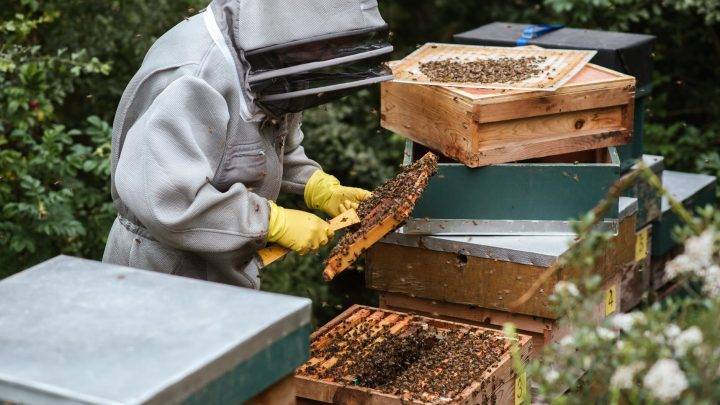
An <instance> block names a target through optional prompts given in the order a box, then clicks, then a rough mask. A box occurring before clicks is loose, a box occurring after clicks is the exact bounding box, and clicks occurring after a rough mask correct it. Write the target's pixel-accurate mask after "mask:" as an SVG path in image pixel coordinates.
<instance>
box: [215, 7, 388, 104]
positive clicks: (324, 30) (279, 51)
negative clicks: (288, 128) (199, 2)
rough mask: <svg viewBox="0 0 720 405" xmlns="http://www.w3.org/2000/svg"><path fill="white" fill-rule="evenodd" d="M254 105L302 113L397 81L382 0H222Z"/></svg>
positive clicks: (218, 12)
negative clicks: (379, 1)
mask: <svg viewBox="0 0 720 405" xmlns="http://www.w3.org/2000/svg"><path fill="white" fill-rule="evenodd" d="M210 10H211V12H212V13H213V15H214V19H215V21H217V24H218V26H219V28H220V31H221V33H222V35H223V37H224V38H225V40H226V41H228V42H230V43H231V44H232V48H233V49H232V53H233V55H232V56H233V58H234V59H235V61H236V62H237V63H239V66H238V71H239V73H240V77H241V84H242V86H243V87H244V88H245V90H246V93H247V96H248V101H249V104H250V105H249V107H250V109H252V108H253V107H254V108H257V107H260V108H261V109H262V110H263V111H264V112H266V113H268V114H271V115H281V114H285V113H290V112H299V111H302V110H304V109H306V108H309V107H313V106H316V105H319V104H323V103H326V102H328V101H332V100H335V99H337V98H339V97H342V96H345V95H347V94H349V93H351V92H354V91H356V90H358V89H360V88H363V87H365V86H368V85H370V84H373V83H378V82H381V81H385V80H390V79H392V73H391V71H390V70H389V69H388V68H387V67H386V66H385V65H384V63H383V62H385V61H386V60H387V59H388V57H389V55H390V52H392V50H393V48H392V46H391V45H390V44H389V43H388V42H387V39H388V28H387V24H386V23H385V21H383V19H382V17H381V16H380V12H379V11H378V4H377V0H292V1H289V0H214V1H213V2H212V4H211V7H210Z"/></svg>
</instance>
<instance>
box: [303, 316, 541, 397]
mask: <svg viewBox="0 0 720 405" xmlns="http://www.w3.org/2000/svg"><path fill="white" fill-rule="evenodd" d="M417 325H420V326H421V327H423V328H435V329H434V330H431V331H432V332H433V333H438V334H442V333H443V331H446V332H450V331H454V332H459V333H463V334H466V335H464V336H467V337H468V338H469V337H470V336H469V335H467V334H471V333H472V334H475V335H482V336H490V337H491V338H492V339H494V340H496V341H500V342H499V344H501V345H502V346H501V351H502V352H501V353H498V356H497V359H494V361H493V363H492V364H490V365H488V367H487V368H485V369H484V370H483V372H482V374H481V377H480V378H479V380H470V381H468V380H467V379H466V378H465V379H464V380H465V381H464V384H465V386H464V387H457V389H455V390H453V388H454V387H448V390H449V391H450V392H453V391H454V392H455V396H454V397H452V398H445V399H444V400H443V399H441V398H439V397H438V396H437V395H436V394H433V395H428V394H426V395H420V393H418V395H416V396H407V395H405V396H403V395H397V394H390V393H387V390H386V391H381V390H378V389H372V388H368V387H363V386H362V383H363V381H362V379H361V377H360V376H357V375H345V374H343V373H344V372H345V371H346V370H347V369H345V368H343V367H345V366H346V365H347V364H350V365H352V363H357V362H359V361H362V359H364V358H371V359H377V360H378V361H375V360H372V361H371V362H370V363H369V364H373V365H375V367H374V369H376V370H383V369H385V368H386V367H390V368H393V367H396V365H397V364H399V363H403V364H402V365H400V366H399V367H400V368H398V369H397V370H398V371H399V373H402V372H403V371H404V370H407V369H409V367H412V362H413V361H417V359H416V360H411V361H409V362H407V363H406V362H393V363H392V364H390V363H389V362H388V363H387V364H383V363H382V361H381V360H382V358H380V356H383V357H385V358H387V357H386V356H385V355H386V354H387V353H388V352H385V351H384V350H383V349H385V347H384V346H382V345H383V344H384V343H390V340H393V339H395V340H397V339H401V338H402V336H403V335H404V334H407V333H409V331H410V330H411V328H416V327H417ZM423 325H424V326H423ZM445 339H449V338H448V337H446V338H445ZM461 339H463V340H465V339H464V338H461ZM510 344H511V340H510V339H509V338H507V337H505V336H504V335H503V333H502V332H499V331H497V330H494V329H487V328H483V327H477V326H471V325H467V324H461V323H456V322H448V321H444V320H439V319H433V318H427V317H419V316H415V315H410V314H407V313H404V312H401V311H392V310H385V309H378V308H372V307H366V306H360V305H354V306H353V307H351V308H349V309H348V310H346V311H345V312H343V313H342V314H340V315H338V316H337V317H336V318H335V319H333V320H332V321H330V322H329V323H328V324H326V325H324V326H323V327H321V328H320V329H318V330H317V331H316V332H315V333H313V334H312V336H311V358H310V360H308V362H306V363H305V364H304V365H302V366H300V367H299V368H298V369H297V371H296V376H295V385H296V390H297V395H298V397H299V398H301V399H302V400H312V401H317V402H321V403H342V404H345V403H348V404H350V403H352V404H398V405H400V404H423V403H440V402H442V403H452V404H517V403H520V402H521V401H522V400H523V399H524V398H525V395H527V387H526V379H525V376H524V375H521V376H519V375H518V374H517V373H516V372H515V370H514V368H513V365H512V358H511V354H510V353H511V352H510V347H511V346H510ZM517 345H518V348H519V353H520V356H521V361H522V362H524V363H526V362H527V361H528V360H529V358H530V354H531V351H532V341H531V338H530V336H526V335H522V334H520V335H518V338H517ZM418 346H420V345H418ZM326 348H327V349H329V350H326V352H325V353H323V350H324V349H326ZM423 350H432V348H429V349H428V348H427V347H425V348H424V349H423ZM477 350H478V354H479V353H481V352H480V350H482V349H481V348H480V347H478V348H477ZM454 352H455V350H452V349H451V350H449V351H447V352H446V353H448V357H449V355H450V354H451V353H454ZM315 354H316V355H315ZM328 357H330V358H328ZM408 364H409V365H408ZM447 367H450V365H448V366H447ZM333 368H336V369H339V368H340V369H341V370H340V371H338V373H339V374H342V375H338V376H335V375H334V374H332V373H333ZM427 372H428V375H429V376H430V377H429V378H432V379H437V378H438V377H440V375H441V373H442V372H443V368H432V369H428V370H427ZM323 373H325V374H328V373H330V374H332V375H333V376H331V377H328V376H323V375H324V374H323ZM390 375H391V376H394V375H395V374H390ZM391 378H396V377H391ZM299 402H300V403H303V401H299Z"/></svg>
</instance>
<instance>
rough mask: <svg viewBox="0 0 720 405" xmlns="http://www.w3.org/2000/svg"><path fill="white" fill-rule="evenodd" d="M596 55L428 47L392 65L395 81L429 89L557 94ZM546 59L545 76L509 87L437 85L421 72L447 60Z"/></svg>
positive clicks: (475, 84) (553, 51)
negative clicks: (423, 66)
mask: <svg viewBox="0 0 720 405" xmlns="http://www.w3.org/2000/svg"><path fill="white" fill-rule="evenodd" d="M593 55H595V51H585V50H566V49H562V50H560V49H544V48H534V47H533V48H528V47H515V48H510V47H494V46H477V45H458V44H439V43H427V44H425V45H423V46H421V47H420V48H418V49H417V50H415V51H414V52H413V53H411V54H410V55H408V56H406V57H405V58H404V59H403V60H401V61H399V62H397V63H394V64H393V65H392V69H393V74H394V75H395V81H398V82H407V83H418V84H426V85H439V86H451V87H462V88H491V89H493V88H494V89H497V88H504V89H518V90H545V91H554V90H557V89H558V88H559V87H560V86H562V85H563V84H565V83H566V82H567V81H568V80H570V79H571V78H572V77H573V76H574V75H575V74H576V73H578V72H579V71H580V70H582V68H583V66H585V65H586V64H587V63H588V62H589V61H590V59H592V57H593ZM532 56H536V57H544V58H545V61H544V62H542V63H540V64H539V68H540V69H541V73H540V74H538V75H535V76H533V77H530V78H528V79H525V80H522V81H517V82H508V83H500V82H498V83H468V82H463V83H459V82H436V81H432V80H431V79H430V78H428V77H427V76H425V75H424V74H423V73H422V72H421V71H420V69H419V65H420V64H421V63H425V62H429V61H437V60H446V59H457V60H461V61H474V60H478V59H499V58H503V57H510V58H518V57H532Z"/></svg>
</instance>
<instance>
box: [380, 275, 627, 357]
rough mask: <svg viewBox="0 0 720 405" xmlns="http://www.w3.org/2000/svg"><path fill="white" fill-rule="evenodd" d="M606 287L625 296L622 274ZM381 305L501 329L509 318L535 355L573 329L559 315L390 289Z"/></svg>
mask: <svg viewBox="0 0 720 405" xmlns="http://www.w3.org/2000/svg"><path fill="white" fill-rule="evenodd" d="M603 291H604V297H605V298H609V297H610V296H611V294H610V292H612V296H613V297H620V296H622V285H621V282H620V277H619V276H616V277H613V278H612V279H611V280H609V281H608V282H606V283H605V284H604V287H603ZM380 308H387V309H392V310H395V311H402V312H409V313H414V314H418V315H422V316H431V317H434V318H439V319H447V320H449V321H454V322H463V323H469V324H472V325H478V326H482V327H485V328H495V329H502V328H503V326H504V325H505V324H506V323H509V322H510V323H513V324H514V325H515V326H516V328H517V329H518V332H519V333H521V334H523V335H527V336H530V337H531V338H532V344H533V350H532V357H533V358H535V357H538V356H539V355H540V354H541V352H542V348H543V347H544V346H546V345H548V344H550V343H553V342H558V341H560V339H562V338H563V337H565V336H567V335H569V334H570V333H572V329H571V328H570V327H568V326H567V325H564V324H562V323H561V322H560V320H558V319H549V318H542V317H537V316H530V315H524V314H519V313H511V312H507V311H500V310H497V309H491V308H483V307H479V306H476V305H465V304H456V303H451V302H443V301H437V300H429V299H425V298H417V297H411V296H408V295H405V294H398V293H391V292H381V293H380ZM607 309H608V308H607V303H606V302H605V300H603V301H602V302H599V303H598V304H597V305H596V306H595V308H594V311H593V314H592V317H591V320H592V321H594V322H596V323H597V324H600V323H601V322H602V321H603V319H605V318H606V317H607V316H609V315H611V314H612V313H614V312H612V313H608V312H607ZM615 311H619V307H616V309H615Z"/></svg>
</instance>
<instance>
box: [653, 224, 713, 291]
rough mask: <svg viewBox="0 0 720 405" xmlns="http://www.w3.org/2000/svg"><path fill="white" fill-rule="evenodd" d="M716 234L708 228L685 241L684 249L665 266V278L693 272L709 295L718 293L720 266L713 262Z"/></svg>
mask: <svg viewBox="0 0 720 405" xmlns="http://www.w3.org/2000/svg"><path fill="white" fill-rule="evenodd" d="M717 239H718V235H717V234H716V233H715V231H714V230H711V229H708V230H706V231H705V232H703V233H702V234H701V235H700V236H695V237H692V238H689V239H688V240H687V241H685V251H684V252H683V254H681V255H678V256H677V257H675V258H674V259H673V260H671V261H670V262H668V264H667V265H666V266H665V278H666V280H668V281H669V280H673V279H675V278H676V277H678V276H682V275H686V274H694V275H696V276H697V277H699V278H701V279H702V280H703V282H704V283H703V284H704V286H703V289H704V291H705V293H706V294H708V295H710V296H711V297H717V296H719V295H720V267H718V265H717V263H713V255H714V254H715V242H716V240H717Z"/></svg>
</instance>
